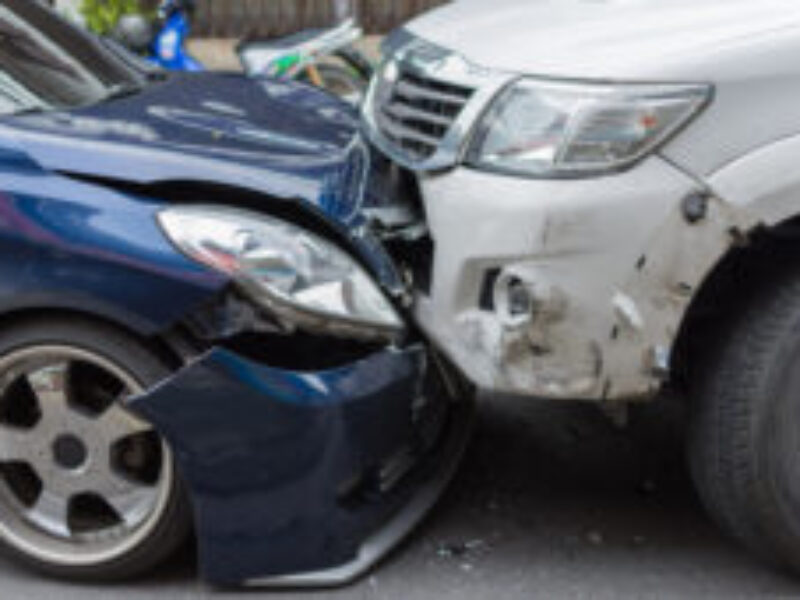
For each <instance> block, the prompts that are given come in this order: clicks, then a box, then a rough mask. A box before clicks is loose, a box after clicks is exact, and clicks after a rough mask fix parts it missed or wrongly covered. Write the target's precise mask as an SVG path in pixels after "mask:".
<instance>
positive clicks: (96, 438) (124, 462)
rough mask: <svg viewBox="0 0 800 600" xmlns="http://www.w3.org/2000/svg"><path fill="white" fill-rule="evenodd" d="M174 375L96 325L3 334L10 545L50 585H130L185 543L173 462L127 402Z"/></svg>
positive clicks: (4, 474) (4, 478)
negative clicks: (64, 580) (65, 581)
mask: <svg viewBox="0 0 800 600" xmlns="http://www.w3.org/2000/svg"><path fill="white" fill-rule="evenodd" d="M169 373H170V370H169V369H168V368H167V367H166V366H165V365H164V363H163V362H162V361H161V360H160V359H159V358H158V357H157V356H156V355H155V354H154V353H152V352H151V351H150V350H149V349H147V348H146V347H145V346H144V345H143V344H141V343H140V342H139V341H138V340H137V339H135V338H133V337H131V336H129V335H127V334H125V333H123V332H120V331H118V330H117V329H114V328H111V327H108V326H106V325H103V324H98V323H94V322H92V321H89V320H82V319H77V318H76V319H71V320H69V321H64V320H44V319H39V320H33V321H29V322H22V323H19V324H18V325H14V326H11V327H7V328H5V329H3V330H2V331H0V539H1V540H2V541H3V543H4V545H5V547H6V549H7V550H8V551H9V552H10V554H11V555H12V556H14V557H16V558H18V559H19V560H21V561H22V562H24V563H26V564H28V565H30V566H32V567H34V568H36V569H37V570H39V571H43V572H45V573H47V574H50V575H56V576H62V577H68V578H72V579H85V580H118V579H125V578H130V577H132V576H134V575H137V574H139V573H141V572H143V571H145V570H147V569H149V568H151V567H154V566H155V565H157V564H158V563H159V562H161V561H162V560H163V559H164V558H166V557H167V556H168V555H169V554H170V553H171V552H172V551H173V550H175V549H176V547H177V546H178V545H179V544H181V542H183V540H185V539H186V536H187V534H188V532H189V527H190V513H189V508H188V504H187V498H186V493H185V491H184V488H183V484H182V482H181V480H180V476H179V475H178V473H177V471H176V469H175V465H174V462H173V458H172V455H171V453H170V450H169V448H168V447H167V445H166V443H165V442H164V440H163V439H162V438H161V437H160V436H159V434H158V433H157V432H156V431H155V430H154V429H153V427H152V425H150V424H149V423H147V422H146V421H144V420H142V419H141V418H140V417H138V416H137V415H135V414H133V413H132V412H130V411H129V410H128V409H127V408H126V407H125V402H124V399H125V398H126V397H127V396H129V395H131V394H136V393H140V392H142V391H143V390H144V389H146V388H147V387H148V386H150V385H153V384H154V383H157V382H159V381H161V380H162V379H163V378H164V377H166V376H168V375H169Z"/></svg>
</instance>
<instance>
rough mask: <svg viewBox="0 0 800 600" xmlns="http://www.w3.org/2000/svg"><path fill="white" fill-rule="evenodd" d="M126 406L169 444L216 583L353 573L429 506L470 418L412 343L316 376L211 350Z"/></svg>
mask: <svg viewBox="0 0 800 600" xmlns="http://www.w3.org/2000/svg"><path fill="white" fill-rule="evenodd" d="M131 405H132V407H133V408H134V409H135V410H137V411H139V412H140V413H141V414H143V415H144V416H145V417H146V418H148V419H150V420H151V421H152V422H153V424H154V425H155V426H156V427H157V428H158V429H159V430H160V431H161V433H162V434H163V435H164V436H165V437H166V438H167V439H168V440H169V442H170V444H171V446H172V448H173V451H174V453H175V456H176V458H177V461H178V463H179V467H180V470H181V472H182V474H183V476H184V478H185V480H186V482H187V484H188V487H189V489H190V493H191V496H192V500H193V505H194V509H195V521H196V530H197V536H198V540H199V550H200V568H201V571H202V573H203V575H204V577H205V578H206V579H207V580H208V581H210V582H211V583H213V584H216V585H221V586H238V585H259V586H272V587H302V586H310V587H321V586H335V585H342V584H345V583H348V582H350V581H352V580H353V579H355V578H357V577H358V576H360V575H362V574H363V573H364V572H365V571H367V570H369V569H370V568H371V567H372V566H373V565H374V564H375V563H376V562H377V561H379V560H380V559H381V558H382V557H383V556H384V555H385V554H386V553H387V552H388V551H389V550H391V549H392V548H393V547H394V546H395V545H396V544H397V543H398V542H399V541H400V540H401V539H402V538H403V537H404V536H405V535H406V534H407V533H408V532H410V531H411V529H413V527H414V526H415V525H416V524H417V523H418V522H419V521H420V520H421V519H422V518H423V517H424V516H425V514H426V512H427V511H428V509H429V508H431V507H432V506H433V504H434V503H435V501H436V500H437V498H438V497H439V495H440V494H441V492H442V491H443V490H444V488H445V487H446V485H447V483H448V482H449V480H450V478H451V476H452V474H453V472H454V471H455V468H456V466H457V464H458V462H459V459H460V457H461V455H462V453H463V450H464V447H465V445H466V442H467V438H468V433H469V431H468V430H469V425H470V420H471V406H470V405H469V403H467V402H462V403H454V402H453V401H452V399H451V398H449V397H448V393H447V391H446V389H445V385H444V382H443V380H442V378H441V377H440V376H439V375H438V371H437V370H436V369H434V368H432V367H431V366H430V365H429V357H428V355H427V353H426V351H425V350H424V349H422V348H414V349H410V350H405V351H400V350H385V351H383V352H380V353H377V354H375V355H372V356H370V357H368V358H366V359H364V360H362V361H360V362H357V363H354V364H352V365H348V366H345V367H341V368H337V369H334V370H330V371H324V372H319V373H303V372H292V371H285V370H278V369H273V368H270V367H267V366H264V365H262V364H259V363H256V362H253V361H250V360H248V359H245V358H243V357H240V356H238V355H236V354H234V353H232V352H229V351H227V350H222V349H215V350H212V351H211V352H209V353H208V354H207V355H205V356H204V357H202V358H200V359H199V360H197V361H196V362H194V363H192V364H191V365H189V366H188V367H186V368H185V369H183V370H182V371H180V372H179V373H177V374H176V375H175V376H174V377H173V378H172V379H170V380H167V381H166V382H164V383H163V384H162V385H161V386H159V387H157V388H156V389H154V390H152V391H151V393H149V394H147V395H144V396H141V397H138V398H135V399H133V400H132V402H131Z"/></svg>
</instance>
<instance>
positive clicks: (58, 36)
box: [0, 0, 147, 115]
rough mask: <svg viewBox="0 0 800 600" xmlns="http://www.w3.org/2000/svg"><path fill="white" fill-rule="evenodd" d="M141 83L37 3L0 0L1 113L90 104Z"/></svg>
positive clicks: (90, 38) (96, 41)
mask: <svg viewBox="0 0 800 600" xmlns="http://www.w3.org/2000/svg"><path fill="white" fill-rule="evenodd" d="M146 79H147V78H146V77H145V75H144V74H143V73H142V72H139V71H137V70H135V69H134V68H132V66H131V65H130V64H129V63H126V62H125V61H124V60H123V59H122V58H121V57H120V56H119V55H117V54H115V53H114V52H112V51H111V50H110V49H109V48H108V47H106V46H105V45H104V44H103V43H102V42H101V41H100V40H99V39H98V38H95V37H93V36H92V35H90V34H88V33H86V32H84V31H81V30H80V29H78V28H77V27H73V26H72V25H70V24H69V23H67V22H66V21H64V20H63V19H62V18H61V17H59V16H57V15H56V14H55V13H53V11H51V10H50V9H49V8H46V7H44V6H42V5H41V4H40V3H39V2H34V1H33V0H0V115H8V114H15V113H21V112H31V111H40V110H50V109H57V108H73V107H77V106H85V105H89V104H94V103H97V102H100V101H102V100H105V99H108V98H110V97H113V96H117V95H120V94H122V93H131V92H135V91H136V90H138V89H141V87H142V86H143V85H144V84H145V82H146Z"/></svg>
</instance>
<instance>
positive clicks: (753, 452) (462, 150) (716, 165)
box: [363, 0, 800, 572]
mask: <svg viewBox="0 0 800 600" xmlns="http://www.w3.org/2000/svg"><path fill="white" fill-rule="evenodd" d="M387 50H388V51H387V57H386V59H385V60H384V63H383V66H382V68H381V70H380V72H379V73H378V74H377V76H376V78H375V79H374V81H373V82H372V86H371V90H370V93H369V97H368V99H367V102H366V103H365V106H364V109H363V110H364V121H365V127H366V130H367V131H368V134H369V137H370V138H371V140H372V142H373V144H374V145H375V146H377V147H378V148H379V149H380V150H382V151H383V153H385V154H386V155H388V156H389V157H390V158H391V159H392V160H394V161H395V162H396V163H399V164H400V165H402V166H403V167H405V168H406V169H409V170H411V171H413V172H415V173H416V174H417V178H416V179H417V180H418V183H419V190H420V197H421V204H422V206H423V207H424V211H425V216H426V219H427V223H428V229H429V235H430V243H429V247H430V248H432V255H433V256H432V264H431V265H430V272H429V273H428V275H429V277H426V278H423V279H424V284H418V285H417V288H418V291H417V298H416V309H415V310H416V313H417V317H418V320H419V323H420V324H421V326H422V328H423V329H424V330H425V331H426V332H427V333H428V334H429V336H430V337H431V338H432V339H433V340H434V342H435V343H436V344H437V345H438V346H439V347H440V348H441V350H442V351H443V352H444V353H446V354H447V355H448V356H449V358H450V359H451V360H452V361H453V362H454V363H455V364H456V365H457V366H458V367H459V368H460V369H461V370H462V371H463V373H464V374H465V375H466V376H467V377H469V378H470V379H471V380H472V381H473V382H474V383H475V384H476V385H477V386H479V387H480V388H483V389H486V390H492V391H502V392H510V393H515V394H524V395H528V396H531V397H537V398H554V399H558V398H564V399H567V398H569V399H576V398H577V399H584V400H587V401H594V402H598V403H603V404H604V405H605V406H607V407H608V408H609V409H612V410H616V409H619V408H620V407H623V406H627V405H628V404H629V403H631V402H641V401H646V400H648V399H652V398H654V397H655V396H656V395H657V394H658V392H659V391H660V390H661V389H662V388H664V387H665V386H670V387H672V388H675V389H678V390H680V391H683V392H685V397H686V398H687V402H688V403H689V404H690V409H691V412H690V414H691V415H692V422H691V427H690V434H689V438H690V439H689V440H688V446H689V454H690V458H691V464H692V471H693V473H694V477H695V479H696V483H697V486H698V488H699V490H700V492H701V495H702V497H703V499H704V501H705V502H706V504H707V506H708V507H709V509H710V510H711V512H712V513H713V514H714V516H715V517H716V518H717V519H718V520H719V521H720V523H721V524H722V525H723V526H724V527H725V528H726V529H727V530H728V531H730V532H731V533H733V534H734V535H735V536H736V537H737V538H739V539H740V540H742V541H743V542H745V543H746V544H748V545H749V546H750V547H751V548H753V549H755V550H756V551H757V552H759V553H760V554H761V555H762V556H764V557H767V558H768V559H771V560H772V561H774V562H776V563H778V564H779V565H781V566H784V567H789V568H792V569H794V570H795V571H798V572H800V218H799V217H800V2H797V0H761V1H760V2H753V1H752V0H660V1H659V0H496V1H494V2H486V1H485V0H462V1H458V2H454V3H451V4H448V5H446V6H444V7H442V8H440V9H437V10H435V11H433V12H431V13H429V14H427V15H424V16H422V17H421V18H419V19H417V20H415V21H413V22H411V23H410V24H409V25H408V26H407V27H405V28H403V29H401V30H399V31H398V32H396V33H395V34H393V35H392V36H391V38H390V39H389V40H388V42H387Z"/></svg>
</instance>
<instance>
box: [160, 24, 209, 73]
mask: <svg viewBox="0 0 800 600" xmlns="http://www.w3.org/2000/svg"><path fill="white" fill-rule="evenodd" d="M190 27H191V24H190V22H189V17H188V15H187V14H186V13H185V12H184V11H180V10H179V11H175V12H173V13H172V14H171V15H170V16H169V17H168V18H167V20H166V21H165V22H164V26H163V27H162V28H161V31H159V32H158V34H157V35H156V36H155V38H154V39H153V43H152V45H151V48H150V52H151V54H150V56H149V57H148V60H149V61H150V62H152V63H154V64H156V65H158V66H159V67H162V68H164V69H167V70H169V71H204V70H205V68H204V67H203V65H202V64H200V62H198V61H197V60H196V59H194V58H193V57H192V56H191V55H189V53H188V52H187V51H186V39H187V38H188V37H189V30H190Z"/></svg>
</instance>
